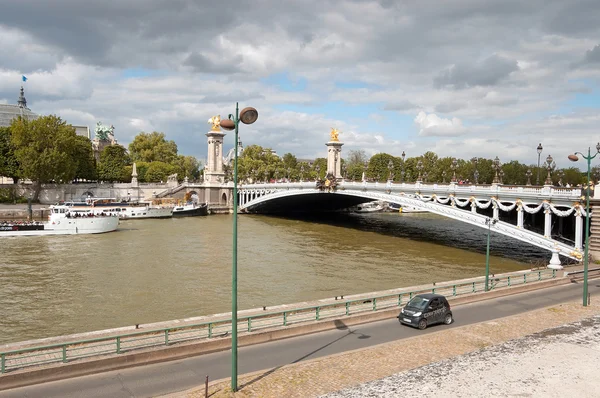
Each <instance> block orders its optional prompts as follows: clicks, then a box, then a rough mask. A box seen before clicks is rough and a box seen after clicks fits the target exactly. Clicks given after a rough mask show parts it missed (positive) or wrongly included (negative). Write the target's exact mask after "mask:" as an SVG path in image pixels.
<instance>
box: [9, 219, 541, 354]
mask: <svg viewBox="0 0 600 398" xmlns="http://www.w3.org/2000/svg"><path fill="white" fill-rule="evenodd" d="M231 220H232V218H231V216H210V217H197V218H183V219H169V220H131V221H123V222H122V223H121V226H120V229H119V231H117V232H114V233H109V234H103V235H79V236H48V237H20V238H2V240H0V253H1V257H0V285H1V286H2V293H1V294H0V330H2V333H1V334H0V343H6V342H12V341H21V340H26V339H31V338H41V337H49V336H54V335H62V334H67V333H76V332H83V331H90V330H97V329H105V328H111V327H118V326H125V325H134V324H136V323H148V322H156V321H162V320H169V319H177V318H183V317H189V316H199V315H206V314H211V313H219V312H227V311H230V309H231V248H232V233H231ZM485 244H486V235H485V230H483V229H479V228H476V227H472V226H470V225H467V224H463V223H460V222H457V221H453V220H450V219H446V218H442V217H439V216H434V215H429V214H411V215H409V214H404V215H399V214H397V213H385V214H384V213H380V214H368V215H358V214H335V215H320V216H318V218H315V219H313V220H308V221H305V220H300V219H293V218H287V219H286V218H275V217H265V216H254V215H242V216H240V217H239V254H238V273H239V274H238V289H239V293H238V297H239V307H240V309H244V308H252V307H258V306H263V305H266V306H271V305H276V304H283V303H293V302H299V301H305V300H311V299H318V298H326V297H333V296H339V295H342V294H344V295H349V294H354V293H363V292H369V291H376V290H384V289H391V288H396V287H401V286H410V285H415V284H421V283H430V282H434V281H436V282H439V281H444V280H451V279H459V278H467V277H472V276H477V275H481V274H482V273H483V270H484V267H485ZM539 257H548V256H547V254H546V253H544V252H540V251H539V250H538V249H535V248H533V247H529V246H526V245H524V244H521V243H519V242H517V241H514V240H511V239H508V238H506V237H503V236H500V235H496V234H492V258H491V269H492V272H495V273H498V272H504V271H510V270H517V269H523V268H526V267H527V266H528V264H527V263H526V262H527V261H529V260H530V259H535V258H539Z"/></svg>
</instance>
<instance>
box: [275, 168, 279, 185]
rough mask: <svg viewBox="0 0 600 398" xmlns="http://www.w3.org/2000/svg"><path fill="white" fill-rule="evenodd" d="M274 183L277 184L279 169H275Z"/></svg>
mask: <svg viewBox="0 0 600 398" xmlns="http://www.w3.org/2000/svg"><path fill="white" fill-rule="evenodd" d="M274 174H275V182H276V183H277V182H278V181H279V169H275V173H274Z"/></svg>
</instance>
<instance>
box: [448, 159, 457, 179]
mask: <svg viewBox="0 0 600 398" xmlns="http://www.w3.org/2000/svg"><path fill="white" fill-rule="evenodd" d="M450 168H451V169H452V182H453V183H456V169H457V168H458V160H456V158H454V159H452V164H451V165H450Z"/></svg>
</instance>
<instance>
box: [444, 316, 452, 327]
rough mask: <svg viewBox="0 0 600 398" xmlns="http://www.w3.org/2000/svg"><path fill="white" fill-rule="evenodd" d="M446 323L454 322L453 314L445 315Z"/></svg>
mask: <svg viewBox="0 0 600 398" xmlns="http://www.w3.org/2000/svg"><path fill="white" fill-rule="evenodd" d="M444 323H445V324H446V325H450V324H451V323H452V314H446V316H445V317H444Z"/></svg>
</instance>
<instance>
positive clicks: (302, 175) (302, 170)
mask: <svg viewBox="0 0 600 398" xmlns="http://www.w3.org/2000/svg"><path fill="white" fill-rule="evenodd" d="M303 177H304V165H301V166H300V182H302V179H303Z"/></svg>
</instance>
